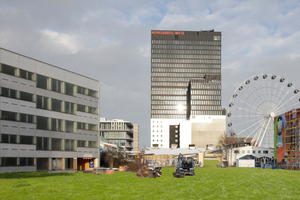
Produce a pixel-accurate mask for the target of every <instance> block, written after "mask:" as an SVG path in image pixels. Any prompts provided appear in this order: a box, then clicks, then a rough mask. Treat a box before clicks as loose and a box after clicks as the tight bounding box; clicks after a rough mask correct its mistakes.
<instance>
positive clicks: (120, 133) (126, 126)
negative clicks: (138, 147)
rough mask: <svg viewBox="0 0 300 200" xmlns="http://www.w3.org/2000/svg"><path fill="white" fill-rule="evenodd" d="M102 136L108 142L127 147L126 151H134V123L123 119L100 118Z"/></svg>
mask: <svg viewBox="0 0 300 200" xmlns="http://www.w3.org/2000/svg"><path fill="white" fill-rule="evenodd" d="M100 137H103V138H105V139H106V141H107V142H108V143H111V144H115V145H117V146H123V147H125V151H132V149H133V124H132V123H131V122H129V121H124V120H121V119H113V120H108V119H106V118H100Z"/></svg>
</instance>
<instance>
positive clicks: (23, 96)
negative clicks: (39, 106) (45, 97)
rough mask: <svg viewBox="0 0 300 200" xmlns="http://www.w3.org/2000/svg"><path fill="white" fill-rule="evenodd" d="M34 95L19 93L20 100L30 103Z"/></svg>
mask: <svg viewBox="0 0 300 200" xmlns="http://www.w3.org/2000/svg"><path fill="white" fill-rule="evenodd" d="M33 97H34V95H33V94H30V93H27V92H21V91H20V99H21V100H23V101H30V102H34V98H33Z"/></svg>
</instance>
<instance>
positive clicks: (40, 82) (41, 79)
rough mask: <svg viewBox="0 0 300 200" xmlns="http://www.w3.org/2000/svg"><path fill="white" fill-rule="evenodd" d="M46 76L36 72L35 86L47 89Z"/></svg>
mask: <svg viewBox="0 0 300 200" xmlns="http://www.w3.org/2000/svg"><path fill="white" fill-rule="evenodd" d="M47 85H48V77H46V76H42V75H39V74H37V75H36V87H38V88H41V89H45V90H47V89H48V86H47Z"/></svg>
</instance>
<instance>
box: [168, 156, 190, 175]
mask: <svg viewBox="0 0 300 200" xmlns="http://www.w3.org/2000/svg"><path fill="white" fill-rule="evenodd" d="M194 168H195V161H194V159H193V158H192V157H184V156H183V155H182V154H181V153H180V154H179V155H178V162H177V166H176V172H174V173H173V176H174V177H175V178H184V177H185V175H192V176H195V171H194Z"/></svg>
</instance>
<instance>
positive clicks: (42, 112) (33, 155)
mask: <svg viewBox="0 0 300 200" xmlns="http://www.w3.org/2000/svg"><path fill="white" fill-rule="evenodd" d="M98 123H99V81H97V80H94V79H91V78H88V77H85V76H82V75H80V74H76V73H74V72H70V71H67V70H64V69H62V68H59V67H56V66H53V65H50V64H47V63H44V62H41V61H38V60H35V59H32V58H29V57H26V56H23V55H20V54H17V53H14V52H11V51H8V50H5V49H1V48H0V172H18V171H39V170H68V169H73V170H76V169H79V170H83V169H86V168H90V167H97V166H98V163H99V148H98V147H99V142H98V141H99V134H98V129H99V125H98Z"/></svg>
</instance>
